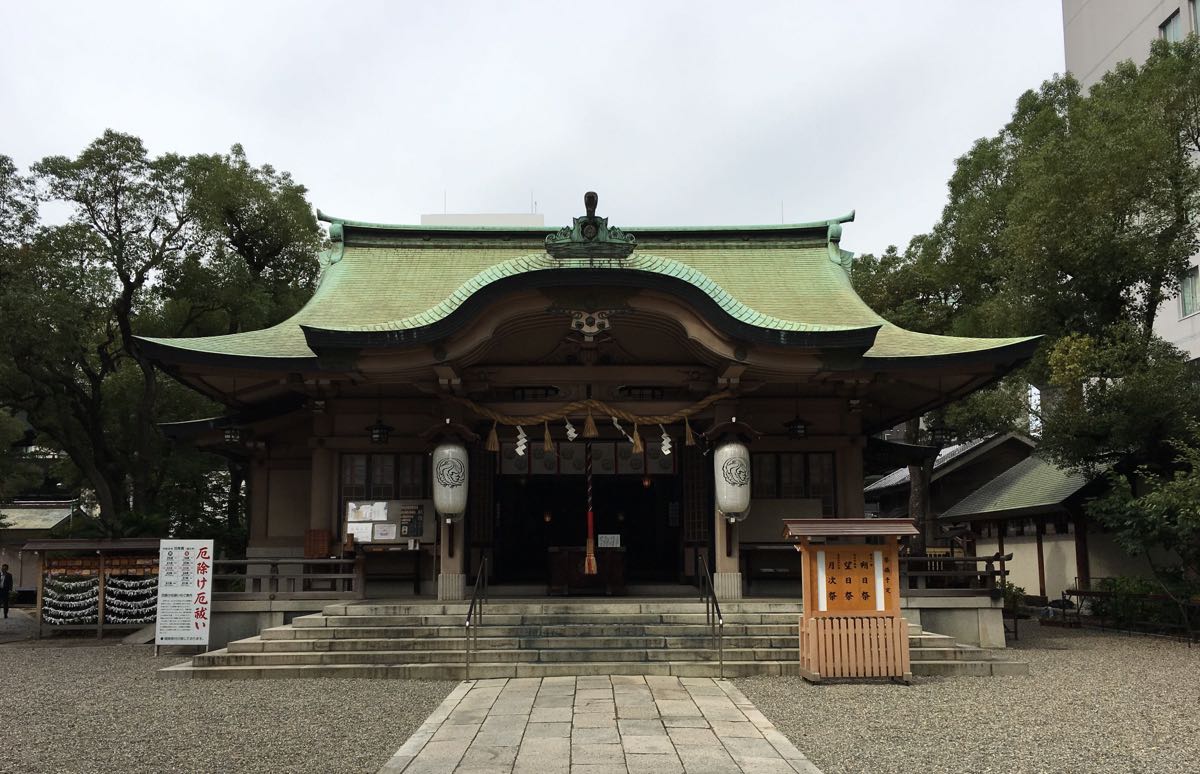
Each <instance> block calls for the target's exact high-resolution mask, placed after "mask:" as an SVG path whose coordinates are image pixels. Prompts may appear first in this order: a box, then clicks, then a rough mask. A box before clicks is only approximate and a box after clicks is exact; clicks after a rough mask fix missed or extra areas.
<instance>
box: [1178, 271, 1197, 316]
mask: <svg viewBox="0 0 1200 774" xmlns="http://www.w3.org/2000/svg"><path fill="white" fill-rule="evenodd" d="M1198 285H1200V267H1196V266H1192V267H1191V268H1189V269H1188V270H1187V272H1186V273H1185V274H1184V275H1183V279H1182V280H1180V283H1179V316H1180V317H1187V316H1188V315H1191V314H1195V313H1196V312H1198V311H1200V308H1197V303H1196V302H1197V298H1196V296H1197V290H1198V288H1197V286H1198Z"/></svg>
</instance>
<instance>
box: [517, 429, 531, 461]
mask: <svg viewBox="0 0 1200 774" xmlns="http://www.w3.org/2000/svg"><path fill="white" fill-rule="evenodd" d="M528 445H529V439H528V437H527V436H526V435H525V428H523V427H521V426H520V425H517V445H516V448H515V449H514V451H515V452H516V453H517V456H518V457H524V456H525V447H527V446H528Z"/></svg>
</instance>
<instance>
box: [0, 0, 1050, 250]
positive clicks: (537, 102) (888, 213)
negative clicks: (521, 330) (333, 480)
mask: <svg viewBox="0 0 1200 774" xmlns="http://www.w3.org/2000/svg"><path fill="white" fill-rule="evenodd" d="M3 19H4V27H5V29H6V34H5V35H4V42H3V45H0V104H2V105H3V106H4V108H5V110H4V113H5V119H4V120H3V122H2V123H0V139H2V142H0V154H6V155H9V156H11V157H12V158H13V159H14V160H15V161H16V162H17V163H18V164H19V165H21V166H27V165H28V164H30V163H31V162H33V161H35V160H37V159H39V158H41V157H43V156H46V155H51V154H70V155H74V154H76V153H78V152H79V151H80V150H81V149H82V148H83V147H84V146H85V145H86V144H87V143H88V142H89V141H90V140H92V139H94V138H95V137H96V136H98V135H99V134H100V133H101V132H102V131H103V130H104V129H105V128H113V129H118V130H120V131H124V132H129V133H132V134H136V135H138V136H140V137H142V138H143V139H144V140H145V142H146V143H147V145H148V146H149V148H150V150H151V151H152V152H154V153H161V152H165V151H177V152H181V153H194V152H201V151H203V152H215V151H222V150H226V149H228V147H229V146H230V145H231V144H233V143H235V142H240V143H242V144H243V145H244V146H245V148H246V151H247V153H248V154H249V156H250V158H251V161H253V162H254V163H256V164H261V163H271V164H273V165H275V166H276V167H278V168H281V169H285V170H288V171H290V172H291V173H292V174H293V175H294V176H295V178H296V179H297V180H298V181H299V182H301V183H303V184H304V185H306V186H307V187H308V188H309V191H310V198H311V201H312V202H313V204H314V205H316V206H317V207H320V208H321V209H322V210H324V211H326V212H328V213H332V214H334V215H337V216H340V217H345V218H351V219H356V220H370V221H381V222H390V223H413V222H417V220H418V218H419V217H420V214H421V213H425V212H441V211H442V207H443V192H445V197H446V201H447V206H448V210H449V211H450V212H529V210H530V199H531V193H532V198H534V199H536V201H537V203H538V211H540V212H544V213H545V215H546V222H547V224H551V225H553V224H561V223H566V222H568V221H569V218H570V217H571V216H573V215H578V214H581V211H582V209H583V204H582V195H583V192H584V191H585V190H588V189H593V190H596V191H598V192H599V194H600V207H599V214H601V215H607V216H609V218H610V220H611V222H612V223H613V224H614V225H620V226H637V225H659V224H661V225H703V224H745V223H778V222H780V219H781V210H782V217H783V218H785V219H786V220H787V221H788V222H800V221H808V220H823V219H826V218H829V217H834V216H837V215H840V214H842V213H844V212H847V211H849V210H851V209H856V210H857V211H858V220H857V222H856V223H855V224H853V225H851V226H847V228H846V232H845V237H844V240H843V246H844V247H845V248H847V249H850V250H854V251H856V252H871V251H879V250H882V249H883V248H884V247H886V246H887V245H888V244H892V243H895V244H900V245H903V244H904V243H906V242H907V240H908V239H909V237H911V236H912V235H913V234H915V233H919V232H922V231H925V230H927V229H928V228H929V227H930V226H931V225H932V224H933V223H934V221H935V220H936V219H937V217H938V215H939V213H940V212H941V208H942V206H943V204H944V200H945V184H946V180H947V178H948V177H949V175H950V173H951V171H952V169H953V164H954V159H955V158H957V157H958V156H960V155H962V154H963V153H964V152H966V151H967V150H968V149H969V148H970V145H971V143H972V141H973V140H975V139H976V138H978V137H981V136H984V135H988V134H993V133H995V132H996V131H997V130H998V129H999V128H1000V127H1001V126H1002V125H1003V124H1004V122H1005V121H1006V120H1007V118H1008V117H1009V116H1010V115H1011V113H1012V108H1013V104H1014V102H1015V101H1016V99H1017V97H1018V96H1019V95H1020V94H1021V92H1023V91H1024V90H1026V89H1029V88H1035V87H1037V86H1038V85H1039V84H1040V83H1041V82H1042V81H1043V80H1045V79H1047V78H1049V77H1050V76H1052V75H1053V74H1055V73H1057V72H1060V71H1062V69H1063V43H1062V15H1061V6H1060V3H1059V2H1057V0H1005V2H984V1H983V0H980V1H978V2H975V1H968V0H942V1H936V2H935V1H934V0H920V1H919V2H918V1H917V0H906V1H905V2H899V0H893V1H892V2H882V1H880V2H847V1H844V0H842V1H837V2H835V0H823V1H822V2H816V1H815V0H807V1H804V2H799V1H793V2H781V3H768V2H745V1H743V2H729V3H706V2H695V1H693V2H678V3H677V2H670V3H668V2H651V1H650V0H643V2H637V3H623V2H589V3H582V2H557V3H552V2H546V3H516V2H510V3H496V2H492V3H483V2H478V3H468V2H424V3H402V2H354V1H353V0H343V1H342V2H330V0H323V1H322V2H296V1H294V0H293V1H289V2H286V3H285V2H263V1H261V0H254V1H253V2H251V1H249V0H243V1H242V2H229V3H226V2H216V1H215V0H205V2H170V3H164V2H155V3H120V2H113V1H112V0H108V1H107V2H95V0H89V2H77V3H66V2H53V3H51V2H40V3H39V2H25V3H6V4H5V6H4V9H3Z"/></svg>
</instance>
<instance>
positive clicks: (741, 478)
mask: <svg viewBox="0 0 1200 774" xmlns="http://www.w3.org/2000/svg"><path fill="white" fill-rule="evenodd" d="M713 476H714V482H715V483H716V494H717V508H718V509H719V510H720V511H721V512H722V513H724V514H725V516H726V517H728V518H729V520H730V521H742V520H743V519H745V518H746V516H748V515H749V511H750V451H749V450H748V449H747V448H746V445H745V444H743V443H740V442H738V441H724V442H722V443H720V444H719V445H718V446H717V448H716V450H715V451H714V452H713Z"/></svg>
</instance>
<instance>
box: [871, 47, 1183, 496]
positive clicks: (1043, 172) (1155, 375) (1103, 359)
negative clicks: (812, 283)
mask: <svg viewBox="0 0 1200 774" xmlns="http://www.w3.org/2000/svg"><path fill="white" fill-rule="evenodd" d="M1198 158H1200V40H1198V39H1197V38H1196V37H1195V36H1191V37H1189V38H1188V39H1187V40H1186V41H1185V42H1183V43H1178V44H1167V43H1166V42H1163V41H1160V42H1158V43H1156V44H1155V45H1154V47H1153V50H1152V51H1151V54H1150V57H1149V58H1148V60H1147V61H1146V63H1145V64H1144V65H1142V66H1140V67H1138V66H1135V65H1133V64H1131V63H1128V62H1127V63H1124V64H1122V65H1120V66H1118V67H1117V68H1116V69H1115V70H1114V71H1113V72H1111V73H1109V74H1108V75H1106V76H1105V77H1104V78H1103V79H1102V80H1101V81H1100V83H1098V84H1097V85H1096V86H1095V87H1093V88H1092V90H1091V91H1090V92H1089V93H1087V94H1084V93H1082V91H1081V90H1080V88H1079V85H1078V83H1077V82H1076V81H1075V80H1074V79H1073V78H1071V77H1070V76H1064V77H1058V78H1054V79H1052V80H1050V81H1047V82H1046V83H1044V84H1043V85H1042V86H1041V88H1040V89H1038V90H1036V91H1029V92H1027V93H1025V94H1024V95H1022V96H1021V98H1020V99H1019V100H1018V101H1017V105H1016V109H1015V111H1014V113H1013V117H1012V119H1011V120H1010V121H1009V122H1008V123H1007V124H1006V125H1005V126H1004V128H1003V129H1002V130H1001V131H1000V132H999V133H998V134H996V135H995V136H993V137H987V138H983V139H981V140H979V141H977V142H976V143H975V144H974V145H973V146H972V148H971V150H970V151H969V152H968V153H967V154H965V155H964V156H963V157H962V158H960V159H958V161H957V162H956V165H955V171H954V174H953V176H952V177H951V179H950V181H949V184H948V201H947V204H946V207H945V209H944V210H943V213H942V216H941V218H940V220H939V221H938V222H937V223H936V224H935V225H934V227H933V228H932V229H931V230H930V232H929V233H927V234H923V235H920V236H918V237H916V238H914V239H913V240H912V242H911V243H910V244H909V245H908V246H907V248H906V249H905V250H903V251H898V250H895V249H892V250H890V251H888V252H887V253H885V254H884V255H883V256H880V257H878V258H875V257H870V256H869V257H867V258H866V259H865V260H864V261H861V262H860V264H859V265H858V266H856V267H855V269H854V273H853V275H852V280H853V282H854V285H855V287H856V288H857V289H858V290H859V292H860V293H861V294H862V295H863V297H864V298H865V299H866V300H867V301H868V302H869V303H872V305H874V306H875V307H876V308H877V309H878V310H879V311H880V312H881V313H883V314H884V315H885V316H886V317H889V318H890V319H894V320H896V322H898V323H900V324H902V325H905V326H906V327H910V328H913V329H916V330H922V331H927V332H931V333H939V334H951V335H966V336H1017V335H1042V336H1044V339H1043V342H1042V346H1041V347H1040V349H1039V351H1038V352H1037V354H1036V355H1035V356H1034V358H1033V359H1032V361H1031V362H1030V363H1029V364H1028V365H1027V366H1026V367H1025V368H1024V369H1022V371H1021V372H1020V373H1017V374H1014V375H1013V376H1012V377H1010V378H1009V379H1007V380H1005V381H1003V382H1001V383H1000V384H998V385H997V386H995V387H994V388H992V389H990V390H985V391H982V392H980V393H977V394H976V395H974V396H971V397H970V398H968V399H967V400H965V401H962V402H960V403H958V404H956V405H954V406H951V407H949V408H948V409H946V411H945V420H944V421H946V422H948V423H950V424H953V425H956V426H958V427H959V428H965V429H967V430H968V431H969V432H970V434H972V435H982V434H986V432H987V431H989V430H991V431H1001V430H1006V429H1015V428H1019V427H1020V425H1021V423H1022V417H1023V416H1027V415H1028V410H1029V408H1030V407H1029V406H1027V405H1026V400H1025V396H1026V394H1027V391H1026V385H1027V384H1034V385H1036V386H1038V387H1039V388H1040V389H1041V390H1042V391H1043V396H1044V399H1043V405H1042V411H1041V413H1042V415H1043V416H1042V420H1043V425H1042V447H1043V449H1045V450H1046V451H1047V452H1049V453H1050V454H1051V455H1052V456H1053V457H1054V458H1055V459H1056V460H1058V461H1059V462H1061V463H1062V464H1065V465H1068V466H1070V467H1074V468H1080V469H1090V470H1093V471H1094V470H1096V469H1098V468H1099V467H1102V466H1105V465H1110V464H1112V462H1113V461H1114V460H1116V459H1120V460H1122V461H1123V462H1124V463H1125V464H1126V465H1127V466H1129V467H1130V468H1132V467H1136V466H1137V465H1139V464H1143V463H1146V464H1157V465H1168V466H1169V465H1170V464H1171V463H1170V462H1169V460H1171V459H1174V457H1173V456H1172V455H1171V454H1170V453H1169V450H1170V448H1171V447H1170V444H1171V442H1172V441H1173V440H1179V439H1183V440H1187V439H1188V438H1190V432H1191V431H1190V430H1189V429H1188V428H1189V427H1192V425H1191V424H1190V423H1189V422H1188V421H1187V420H1188V419H1189V418H1194V417H1196V416H1197V398H1196V392H1197V388H1196V386H1195V380H1194V378H1190V377H1189V370H1188V368H1187V367H1186V365H1185V364H1184V362H1183V357H1182V355H1181V353H1179V352H1177V351H1175V350H1174V349H1172V348H1171V347H1169V346H1168V345H1165V344H1164V343H1163V342H1161V341H1157V340H1156V339H1155V336H1154V332H1153V329H1154V323H1155V319H1156V315H1157V313H1158V310H1159V308H1160V307H1161V305H1162V302H1163V301H1164V300H1165V299H1169V298H1171V297H1172V296H1173V295H1175V294H1177V293H1178V291H1179V278H1180V277H1181V276H1182V274H1183V272H1184V271H1185V269H1186V267H1187V262H1188V258H1189V256H1191V255H1194V254H1195V253H1196V252H1197V248H1198V247H1200V243H1198V241H1197V226H1198V223H1200V221H1198V220H1197V218H1198V217H1200V164H1198V163H1197V159H1198ZM938 421H942V419H941V418H940V417H939V418H938ZM914 429H915V425H914ZM914 435H915V433H914ZM914 440H916V439H915V438H914ZM913 480H914V481H917V477H916V476H914V479H913ZM914 496H915V495H914Z"/></svg>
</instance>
